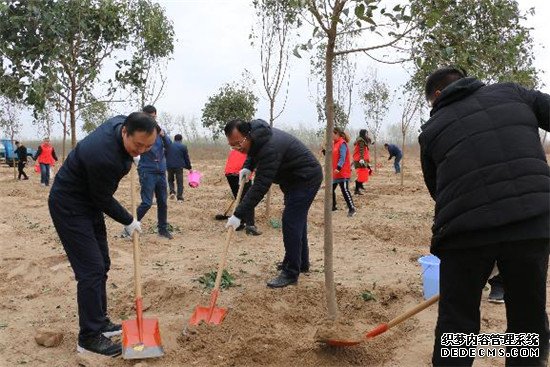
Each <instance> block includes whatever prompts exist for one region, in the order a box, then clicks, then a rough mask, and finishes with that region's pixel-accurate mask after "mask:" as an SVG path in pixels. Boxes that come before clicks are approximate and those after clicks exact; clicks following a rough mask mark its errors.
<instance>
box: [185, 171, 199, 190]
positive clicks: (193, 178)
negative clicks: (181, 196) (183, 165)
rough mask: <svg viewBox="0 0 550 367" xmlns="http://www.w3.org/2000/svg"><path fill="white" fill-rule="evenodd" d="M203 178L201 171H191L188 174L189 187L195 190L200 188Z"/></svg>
mask: <svg viewBox="0 0 550 367" xmlns="http://www.w3.org/2000/svg"><path fill="white" fill-rule="evenodd" d="M201 177H202V174H201V173H200V172H199V171H189V173H188V174H187V182H189V186H191V187H193V188H195V187H199V184H200V183H201Z"/></svg>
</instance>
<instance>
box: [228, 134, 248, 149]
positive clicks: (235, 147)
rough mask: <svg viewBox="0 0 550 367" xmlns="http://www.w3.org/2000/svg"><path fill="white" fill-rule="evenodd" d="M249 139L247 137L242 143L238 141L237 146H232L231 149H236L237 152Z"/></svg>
mask: <svg viewBox="0 0 550 367" xmlns="http://www.w3.org/2000/svg"><path fill="white" fill-rule="evenodd" d="M247 138H248V137H247V136H245V137H244V138H243V139H242V140H241V141H238V142H236V143H235V144H230V145H229V146H230V147H231V149H235V150H238V149H241V148H242V147H243V143H244V142H245V141H246V139H247Z"/></svg>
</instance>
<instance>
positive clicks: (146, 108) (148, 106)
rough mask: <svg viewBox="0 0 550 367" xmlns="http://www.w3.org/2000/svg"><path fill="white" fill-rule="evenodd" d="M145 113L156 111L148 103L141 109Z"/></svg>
mask: <svg viewBox="0 0 550 367" xmlns="http://www.w3.org/2000/svg"><path fill="white" fill-rule="evenodd" d="M141 110H142V111H143V112H145V113H157V109H156V108H155V106H153V105H150V104H148V105H147V106H144V107H143V108H142V109H141Z"/></svg>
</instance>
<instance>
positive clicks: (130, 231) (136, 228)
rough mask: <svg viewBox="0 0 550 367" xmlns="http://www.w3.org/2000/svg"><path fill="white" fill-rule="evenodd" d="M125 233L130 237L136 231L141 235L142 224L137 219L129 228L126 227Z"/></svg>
mask: <svg viewBox="0 0 550 367" xmlns="http://www.w3.org/2000/svg"><path fill="white" fill-rule="evenodd" d="M124 231H126V233H128V236H131V235H132V234H133V233H134V231H138V232H139V233H141V222H138V221H137V219H134V221H133V222H132V223H130V224H128V225H127V226H124Z"/></svg>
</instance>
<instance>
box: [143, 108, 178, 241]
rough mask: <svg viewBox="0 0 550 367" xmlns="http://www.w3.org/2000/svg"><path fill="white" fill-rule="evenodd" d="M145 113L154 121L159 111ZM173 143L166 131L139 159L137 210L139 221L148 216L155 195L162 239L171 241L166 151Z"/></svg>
mask: <svg viewBox="0 0 550 367" xmlns="http://www.w3.org/2000/svg"><path fill="white" fill-rule="evenodd" d="M143 112H145V113H146V114H148V115H149V116H151V117H152V118H153V119H156V117H157V109H156V108H155V107H154V106H151V105H149V106H145V107H143ZM170 144H171V141H170V138H169V137H168V136H166V133H165V132H164V130H160V133H159V134H158V136H157V139H156V140H155V144H153V146H152V147H151V149H150V150H149V151H148V152H146V153H145V154H142V155H141V157H140V159H139V165H138V172H139V183H140V185H141V204H140V205H139V206H138V208H137V216H138V220H139V221H141V219H142V218H143V217H144V216H145V214H147V212H148V211H149V209H150V208H151V205H153V195H154V196H155V197H156V198H157V220H158V223H157V227H158V235H159V236H160V237H164V238H167V239H169V240H171V239H172V238H174V237H173V236H172V234H171V233H170V231H168V192H167V189H166V149H167V148H168V147H169V146H170Z"/></svg>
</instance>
